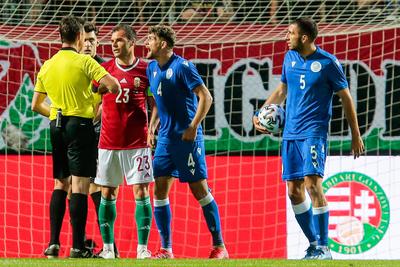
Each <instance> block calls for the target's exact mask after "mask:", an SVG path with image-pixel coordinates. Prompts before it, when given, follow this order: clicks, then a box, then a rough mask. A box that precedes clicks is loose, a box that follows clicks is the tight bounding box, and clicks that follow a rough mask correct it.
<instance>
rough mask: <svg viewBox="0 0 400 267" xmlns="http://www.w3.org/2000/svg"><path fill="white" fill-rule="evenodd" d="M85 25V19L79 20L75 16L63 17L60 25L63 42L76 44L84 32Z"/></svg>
mask: <svg viewBox="0 0 400 267" xmlns="http://www.w3.org/2000/svg"><path fill="white" fill-rule="evenodd" d="M84 23H85V21H84V20H83V19H81V18H77V17H75V16H73V15H69V16H66V17H63V18H62V19H61V21H60V25H59V31H60V36H61V42H63V43H74V42H75V41H76V38H77V35H78V33H79V32H81V31H82V30H83V24H84Z"/></svg>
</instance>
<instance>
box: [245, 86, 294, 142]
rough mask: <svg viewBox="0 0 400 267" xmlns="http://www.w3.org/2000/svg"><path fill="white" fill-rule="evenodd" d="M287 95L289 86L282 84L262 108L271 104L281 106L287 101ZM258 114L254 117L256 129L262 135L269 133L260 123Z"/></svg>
mask: <svg viewBox="0 0 400 267" xmlns="http://www.w3.org/2000/svg"><path fill="white" fill-rule="evenodd" d="M286 94H287V85H286V84H284V83H283V82H280V83H279V85H278V87H277V88H276V89H275V90H274V91H273V92H272V94H271V95H270V97H268V99H267V100H266V101H265V103H264V104H263V105H262V106H266V105H269V104H279V105H281V104H282V103H283V101H285V99H286ZM257 115H258V113H257V111H256V113H254V116H253V124H254V127H255V128H256V130H257V131H260V132H262V133H265V134H267V133H269V132H268V131H267V130H266V129H265V128H264V127H262V126H260V124H259V123H260V122H259V121H258V117H257Z"/></svg>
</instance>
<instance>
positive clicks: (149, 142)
mask: <svg viewBox="0 0 400 267" xmlns="http://www.w3.org/2000/svg"><path fill="white" fill-rule="evenodd" d="M147 145H148V146H149V147H150V148H151V149H153V148H155V147H156V136H155V135H154V133H150V132H149V133H148V134H147Z"/></svg>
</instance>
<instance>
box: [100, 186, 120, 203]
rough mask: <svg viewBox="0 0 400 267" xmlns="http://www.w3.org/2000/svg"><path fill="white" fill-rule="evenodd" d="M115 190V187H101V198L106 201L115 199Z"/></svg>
mask: <svg viewBox="0 0 400 267" xmlns="http://www.w3.org/2000/svg"><path fill="white" fill-rule="evenodd" d="M117 192H118V191H117V188H115V187H104V186H103V187H102V188H101V197H102V198H104V199H107V200H113V199H116V198H117Z"/></svg>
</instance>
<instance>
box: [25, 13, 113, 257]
mask: <svg viewBox="0 0 400 267" xmlns="http://www.w3.org/2000/svg"><path fill="white" fill-rule="evenodd" d="M83 24H84V23H83V21H82V20H81V19H78V18H76V17H74V16H67V17H64V18H63V19H62V20H61V22H60V25H59V31H60V35H61V42H62V48H61V49H60V51H58V52H57V53H56V54H55V55H54V56H53V57H51V58H50V59H49V60H47V61H46V62H45V63H44V64H43V66H42V67H41V69H40V71H39V73H38V76H37V79H36V85H35V92H34V95H33V99H32V110H33V111H36V112H38V113H40V114H41V115H43V116H46V117H49V119H50V139H51V145H52V148H53V153H52V158H53V177H54V179H55V185H54V191H53V194H52V197H51V200H50V221H51V227H58V228H57V229H52V231H51V232H52V236H51V240H50V243H49V247H48V248H47V249H46V251H45V254H46V256H49V257H50V256H53V257H57V256H58V253H59V249H60V241H59V239H58V236H59V232H60V230H61V225H62V220H63V216H64V212H65V206H66V205H65V200H66V197H67V192H68V188H69V184H70V179H69V178H70V177H71V186H72V194H71V199H70V201H69V211H70V217H71V223H72V231H73V232H72V236H73V245H72V248H71V253H70V257H71V258H90V257H93V255H92V252H91V251H90V250H88V249H86V248H85V246H84V236H85V227H86V218H87V207H88V201H87V194H88V191H89V185H90V178H89V177H95V175H96V156H95V155H94V153H93V147H94V146H95V133H94V129H93V122H92V120H93V117H94V110H93V94H92V92H91V90H90V88H91V87H90V84H91V82H92V81H93V80H94V81H97V82H98V83H99V84H100V86H101V87H105V88H107V89H108V90H109V91H111V92H114V93H115V92H118V91H119V90H120V85H119V82H118V80H116V79H115V78H114V77H112V76H111V75H110V74H108V72H107V71H106V70H105V69H104V68H103V67H102V66H100V65H99V64H98V63H97V62H96V60H94V59H93V58H92V57H91V56H89V55H83V54H79V53H78V51H80V50H81V49H82V46H83V43H84V34H83V31H84V29H83ZM46 97H48V98H49V99H50V102H51V104H50V105H49V104H48V103H47V102H46V101H45V99H46ZM60 207H61V208H60ZM54 221H55V222H57V223H52V222H54ZM57 231H58V233H57ZM48 250H50V251H48ZM46 252H51V253H46Z"/></svg>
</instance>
